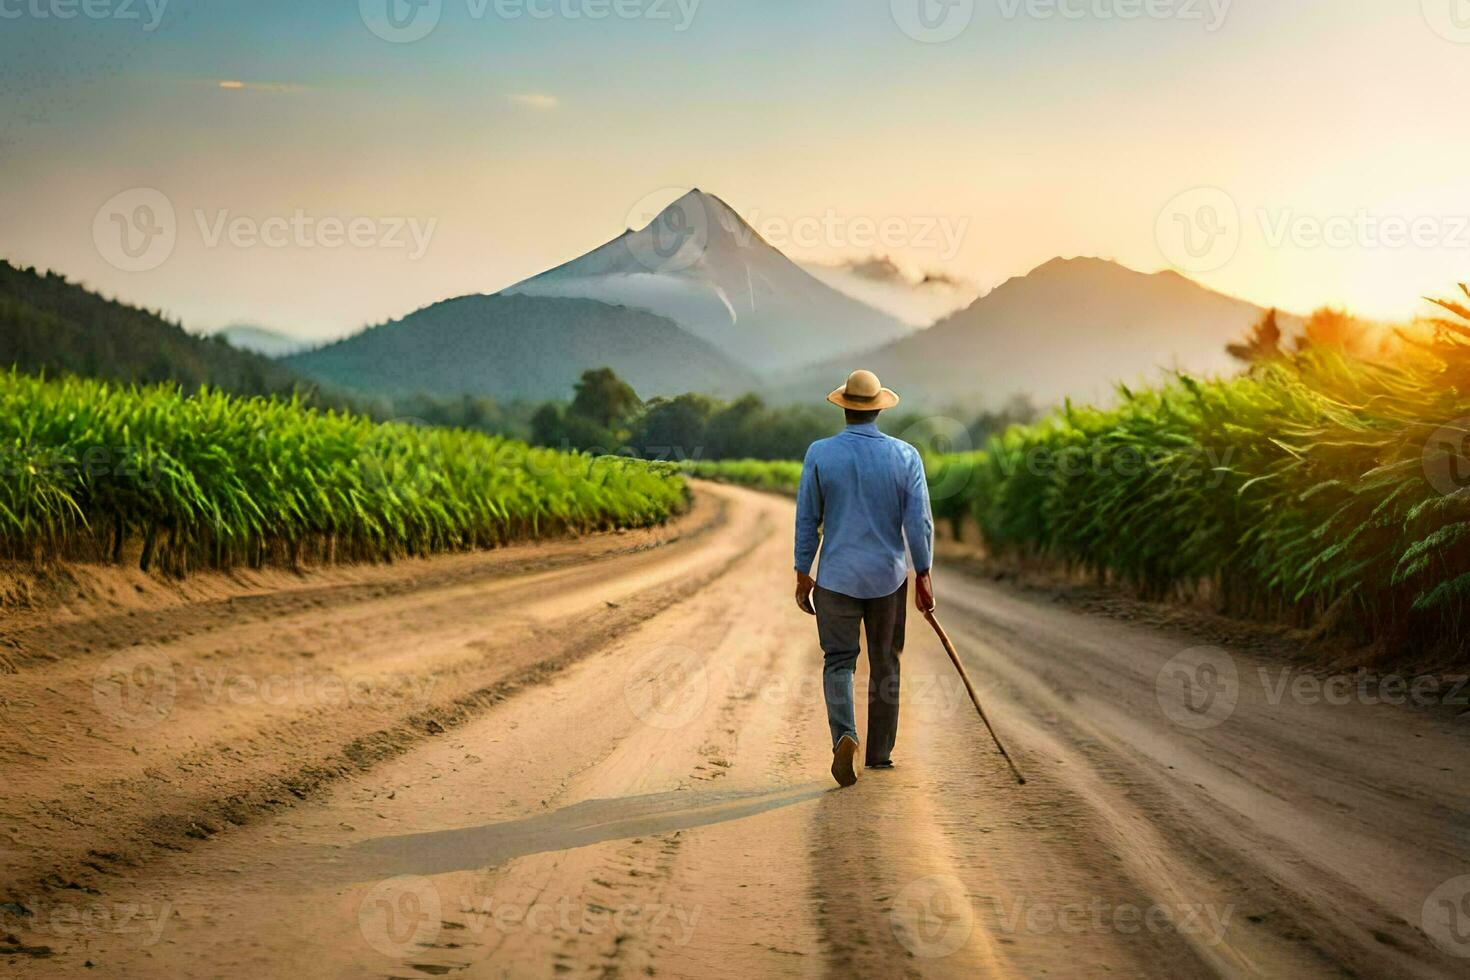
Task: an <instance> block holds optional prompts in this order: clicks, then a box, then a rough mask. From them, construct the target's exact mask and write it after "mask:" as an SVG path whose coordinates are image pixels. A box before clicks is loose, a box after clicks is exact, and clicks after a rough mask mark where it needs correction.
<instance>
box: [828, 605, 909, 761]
mask: <svg viewBox="0 0 1470 980" xmlns="http://www.w3.org/2000/svg"><path fill="white" fill-rule="evenodd" d="M908 590H909V584H908V582H907V581H905V582H904V583H903V584H902V585H900V586H899V587H898V591H897V592H894V593H892V594H891V595H886V596H883V597H882V598H879V599H854V598H853V597H852V596H847V595H843V594H842V593H840V592H829V591H828V590H826V589H824V588H822V587H821V586H817V589H816V592H815V597H816V598H815V600H814V601H815V604H816V607H817V635H818V637H819V638H820V639H821V643H822V654H823V660H824V663H823V666H822V693H823V695H824V696H825V698H826V701H827V723H828V725H829V726H830V727H831V729H832V746H833V748H836V746H837V742H838V741H839V740H841V738H842V736H844V735H851V736H852V737H853V738H857V717H856V713H855V709H854V705H853V694H852V675H853V670H854V669H855V668H856V667H857V658H858V651H859V646H858V634H859V627H860V626H861V628H862V630H861V631H862V632H865V633H866V634H867V638H868V743H867V749H866V750H865V752H864V758H865V760H866V764H867V765H870V766H871V765H875V764H877V763H880V762H887V761H888V757H889V755H890V754H891V753H892V752H893V742H894V740H895V739H896V738H897V737H898V683H899V675H898V661H899V657H900V655H901V654H902V653H903V630H904V615H905V610H906V608H907V607H906V605H905V603H904V599H905V597H907V595H908Z"/></svg>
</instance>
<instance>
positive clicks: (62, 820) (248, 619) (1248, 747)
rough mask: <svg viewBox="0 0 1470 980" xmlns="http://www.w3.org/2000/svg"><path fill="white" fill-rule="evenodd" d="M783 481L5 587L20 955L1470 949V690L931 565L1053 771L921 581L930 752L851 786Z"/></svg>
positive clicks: (220, 960) (1065, 964)
mask: <svg viewBox="0 0 1470 980" xmlns="http://www.w3.org/2000/svg"><path fill="white" fill-rule="evenodd" d="M791 521H792V511H791V505H790V504H789V503H787V502H785V501H783V500H779V499H776V498H773V497H767V496H762V495H758V494H754V493H750V492H745V491H740V490H734V489H729V488H713V487H705V488H702V489H701V491H700V500H699V504H698V506H697V507H696V508H695V510H694V512H693V513H692V514H691V515H690V516H689V517H687V518H685V519H684V520H683V521H681V522H680V523H679V524H677V525H676V526H674V527H672V528H670V529H667V530H664V531H659V532H641V533H637V534H630V535H619V536H608V537H601V538H595V539H590V540H587V541H580V542H566V543H560V544H555V545H546V546H541V547H536V548H511V549H506V550H505V551H503V552H496V553H494V554H492V555H482V556H463V557H456V558H451V559H443V560H436V561H428V562H414V563H406V564H400V565H397V566H393V567H391V568H379V569H366V570H343V571H337V572H325V573H320V574H317V575H313V576H311V577H309V578H296V577H293V576H289V575H285V574H277V575H274V576H272V575H265V574H258V575H256V576H254V577H241V578H237V579H231V580H228V581H225V580H219V581H210V580H207V579H200V580H197V581H193V582H191V583H189V584H187V585H186V586H185V587H184V588H186V589H188V590H191V591H188V592H185V591H182V590H178V589H175V590H163V589H161V588H158V587H155V586H153V585H150V584H148V583H147V582H146V581H144V580H141V579H134V578H131V577H128V576H124V575H121V574H120V573H119V575H118V576H117V577H116V578H113V579H110V578H107V577H106V576H102V575H101V573H97V575H94V576H93V577H91V578H86V577H83V578H80V579H78V581H77V582H75V583H71V584H70V586H69V587H71V588H73V590H74V592H75V596H74V598H73V599H72V600H71V601H69V602H67V603H66V604H65V605H63V606H61V607H55V606H50V607H47V608H45V609H42V610H38V611H32V612H26V611H24V610H22V611H19V612H10V611H7V613H6V619H5V620H4V621H3V628H0V644H3V645H0V656H3V658H4V659H3V661H0V671H7V672H4V673H0V698H3V702H0V720H3V722H4V724H3V731H0V767H3V769H0V779H3V782H4V783H5V787H6V792H5V798H4V802H3V804H0V869H3V873H4V895H3V896H0V899H3V900H4V901H6V902H9V903H11V904H9V905H6V906H4V907H3V908H0V969H3V970H4V971H6V972H17V973H23V974H24V975H33V976H42V977H48V976H74V975H86V976H128V977H138V976H168V977H246V976H248V977H253V978H262V977H305V976H313V977H318V976H319V977H358V976H379V977H432V976H454V977H501V976H517V977H519V976H547V977H550V976H562V975H567V976H578V975H600V976H660V975H662V976H695V977H705V976H730V977H752V976H815V975H832V976H844V977H846V976H855V975H856V976H898V975H934V976H977V975H985V976H1037V975H1052V976H1094V975H1099V974H1105V973H1109V974H1113V975H1124V976H1145V975H1148V976H1169V977H1189V976H1214V975H1223V976H1246V975H1261V976H1278V977H1287V976H1291V977H1300V976H1334V975H1351V976H1390V975H1392V976H1455V975H1464V974H1465V972H1466V970H1467V969H1470V958H1466V957H1470V898H1467V896H1470V877H1465V878H1460V876H1470V780H1467V773H1470V735H1467V725H1470V718H1460V717H1458V716H1457V714H1456V713H1455V711H1451V710H1445V709H1443V708H1440V709H1434V710H1428V709H1421V708H1415V707H1408V706H1402V705H1398V704H1391V703H1390V704H1384V703H1370V702H1374V701H1381V700H1388V701H1396V700H1402V699H1403V698H1402V697H1401V696H1399V695H1400V694H1401V692H1399V691H1398V690H1397V689H1396V688H1392V687H1387V688H1385V687H1384V686H1383V685H1382V684H1379V683H1377V682H1375V683H1373V684H1370V685H1366V686H1365V685H1363V684H1357V685H1355V686H1353V687H1352V689H1351V690H1348V689H1347V688H1346V686H1345V685H1344V684H1342V683H1339V682H1334V681H1333V679H1331V678H1325V679H1324V678H1323V677H1321V676H1320V675H1316V674H1307V673H1294V672H1291V671H1290V670H1288V669H1285V668H1283V666H1282V665H1281V664H1280V663H1279V662H1268V661H1264V660H1259V659H1256V658H1254V657H1252V656H1251V655H1248V654H1245V653H1242V652H1239V651H1225V650H1214V649H1202V648H1198V647H1196V646H1195V644H1194V643H1193V642H1191V641H1190V640H1188V639H1185V638H1182V637H1181V636H1179V635H1175V634H1170V633H1163V632H1159V631H1156V630H1152V629H1148V628H1144V627H1140V626H1134V625H1130V624H1127V623H1123V622H1118V621H1115V620H1110V619H1102V618H1098V617H1095V616H1089V615H1086V614H1083V613H1080V612H1077V611H1074V610H1071V609H1068V608H1064V607H1062V606H1060V605H1057V604H1055V603H1048V602H1046V601H1044V600H1042V599H1039V598H1036V597H1033V596H1027V595H1024V594H1020V593H1016V592H1010V591H1006V590H1004V589H1001V588H999V587H997V586H993V585H989V584H985V583H981V582H979V581H976V580H970V579H964V578H962V577H961V576H959V575H956V574H950V575H946V574H944V570H943V569H942V568H941V570H940V573H939V574H938V575H937V576H936V579H937V582H938V586H939V589H940V604H941V606H940V614H941V618H942V619H943V620H944V622H945V624H946V626H947V628H948V629H949V631H950V633H951V634H952V635H953V637H954V639H955V641H956V642H957V644H958V645H959V647H960V649H961V653H962V656H963V657H964V658H965V659H966V661H967V665H968V668H969V670H970V671H971V673H972V675H973V677H974V679H975V681H976V682H977V685H978V686H979V687H980V689H981V693H982V696H984V697H985V698H986V699H987V701H988V705H987V706H988V707H989V708H990V709H991V711H992V715H993V717H994V718H995V719H996V721H997V723H998V725H999V726H1000V727H1001V729H1002V731H1003V733H1004V734H1005V736H1006V737H1007V741H1008V743H1009V745H1010V748H1011V750H1012V753H1013V754H1014V755H1015V757H1016V759H1017V761H1018V763H1019V764H1020V765H1021V767H1022V768H1023V769H1024V770H1025V771H1026V773H1027V776H1028V777H1029V782H1028V784H1027V785H1026V786H1025V787H1017V786H1016V785H1014V783H1013V782H1012V781H1011V779H1010V777H1009V775H1008V773H1007V771H1006V769H1005V767H1004V763H1003V762H1002V761H1001V760H1000V758H999V757H998V756H997V755H995V753H994V752H993V751H992V750H991V749H990V747H989V744H988V742H987V741H986V738H985V735H984V731H983V729H982V728H981V727H980V726H979V723H978V721H977V720H976V718H975V717H974V712H973V709H972V708H971V707H970V705H969V703H968V701H967V700H966V699H965V694H964V689H963V687H962V686H961V685H960V683H959V681H958V678H957V677H956V676H954V674H953V671H952V668H951V667H950V666H949V664H948V662H947V660H946V659H945V657H944V654H943V652H942V650H941V648H940V647H939V645H938V643H937V642H936V640H935V639H934V638H933V636H932V635H930V634H929V633H928V631H927V628H926V627H925V626H924V624H923V622H922V620H919V619H917V617H915V618H913V619H911V621H910V624H909V643H908V649H907V651H906V653H905V658H904V668H903V669H904V697H905V707H904V714H903V721H902V725H901V729H900V741H899V748H898V751H897V752H896V753H895V761H896V763H897V768H895V769H893V770H891V771H879V772H865V773H863V774H862V778H861V779H860V780H859V782H858V785H857V786H856V787H854V788H852V789H849V790H841V791H839V790H837V789H836V788H835V786H834V785H833V784H832V783H831V781H830V778H829V777H828V775H827V772H826V769H827V765H828V763H829V762H830V749H829V748H828V747H827V739H826V730H825V721H824V716H823V712H822V707H821V691H820V684H819V664H820V652H819V651H818V649H817V646H816V639H815V629H814V626H813V624H812V622H811V620H810V619H808V618H807V617H804V616H803V615H802V614H801V613H800V612H798V611H797V610H796V608H795V606H794V604H793V603H792V602H791V599H790V578H791V575H790V571H789V565H790V561H789V553H790V544H789V532H790V526H791ZM1465 693H1467V694H1470V692H1465ZM1464 710H1465V709H1464V708H1463V707H1461V708H1460V709H1459V711H1461V712H1463V711H1464ZM1426 929H1427V930H1428V932H1427V933H1426V931H1425V930H1426Z"/></svg>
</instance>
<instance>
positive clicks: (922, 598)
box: [914, 572, 934, 613]
mask: <svg viewBox="0 0 1470 980" xmlns="http://www.w3.org/2000/svg"><path fill="white" fill-rule="evenodd" d="M914 607H915V608H916V609H918V610H919V612H921V613H931V612H933V611H934V579H933V578H932V577H931V576H930V573H928V572H923V573H921V574H919V575H915V576H914Z"/></svg>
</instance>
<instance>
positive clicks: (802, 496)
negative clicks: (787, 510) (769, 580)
mask: <svg viewBox="0 0 1470 980" xmlns="http://www.w3.org/2000/svg"><path fill="white" fill-rule="evenodd" d="M821 525H822V484H821V481H820V480H819V479H817V461H816V460H815V459H813V458H812V451H811V449H808V450H807V451H806V459H805V460H804V461H803V462H802V464H801V484H800V485H799V486H798V487H797V490H796V570H797V571H798V572H801V573H802V574H803V575H810V574H811V572H812V562H814V561H816V559H817V544H818V543H819V541H820V540H821V538H820V535H819V534H818V528H820V527H821Z"/></svg>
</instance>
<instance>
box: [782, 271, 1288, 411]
mask: <svg viewBox="0 0 1470 980" xmlns="http://www.w3.org/2000/svg"><path fill="white" fill-rule="evenodd" d="M1264 312H1265V311H1264V310H1263V309H1261V308H1260V307H1258V306H1255V305H1254V304H1251V303H1247V302H1245V301H1244V300H1239V299H1234V298H1232V297H1230V296H1225V295H1223V294H1221V293H1217V292H1214V291H1212V290H1209V289H1206V288H1204V287H1203V286H1201V285H1199V284H1198V283H1196V282H1194V281H1192V280H1190V279H1186V278H1185V277H1183V276H1181V275H1178V274H1177V273H1174V272H1158V273H1154V274H1151V275H1150V274H1146V273H1142V272H1135V271H1134V270H1132V269H1129V268H1126V267H1125V266H1122V265H1119V264H1117V263H1115V262H1110V261H1107V260H1104V259H1096V258H1074V259H1060V258H1059V259H1053V260H1052V261H1050V262H1047V263H1046V264H1045V265H1042V266H1040V267H1038V268H1036V269H1034V270H1032V271H1031V272H1030V273H1028V274H1027V275H1025V276H1019V277H1017V278H1014V279H1010V280H1008V281H1007V282H1005V283H1004V284H1002V285H1000V286H998V287H996V288H995V289H993V290H991V291H990V292H989V293H987V294H986V295H984V296H982V297H980V298H979V299H977V300H975V302H973V303H971V304H970V305H969V306H968V307H966V308H965V309H963V310H960V311H959V312H956V313H953V314H951V315H950V316H948V317H946V318H945V319H943V320H940V321H939V322H938V323H936V324H935V325H934V326H932V327H930V328H928V329H927V330H920V331H918V332H916V333H914V334H912V335H910V336H908V337H905V338H904V339H902V340H899V341H897V342H895V343H892V344H888V345H885V346H882V347H879V348H876V349H873V350H869V351H865V352H861V353H858V354H852V355H845V356H842V357H837V358H832V359H831V360H829V361H828V362H826V363H825V364H820V365H816V366H814V367H811V368H808V369H805V370H803V371H800V372H797V373H795V374H794V375H792V376H790V377H788V378H785V379H783V380H781V381H780V382H779V383H778V395H779V396H780V397H781V398H783V399H786V400H792V401H805V400H809V399H810V398H811V397H813V396H814V393H816V392H819V391H820V392H822V393H825V392H826V391H828V390H830V389H831V387H832V386H833V385H834V384H836V383H838V382H839V381H840V380H841V379H842V378H843V377H844V376H846V374H847V372H848V371H850V370H852V369H853V368H855V367H859V366H861V367H866V368H869V369H870V370H872V371H875V372H877V374H878V375H879V377H881V378H882V379H883V381H884V383H886V384H889V385H891V386H892V387H894V388H895V389H897V390H898V391H899V392H900V394H901V395H902V396H903V397H904V401H905V404H907V405H909V406H911V407H922V406H943V405H946V404H957V405H963V406H977V405H982V404H983V405H990V406H995V405H999V404H1001V403H1002V402H1004V401H1005V400H1006V399H1008V398H1009V397H1010V396H1012V395H1017V394H1026V395H1030V396H1031V397H1032V398H1033V399H1034V400H1035V401H1037V402H1038V403H1040V404H1047V403H1052V402H1059V401H1061V400H1062V399H1064V398H1066V397H1068V396H1070V397H1072V398H1074V399H1079V400H1086V401H1091V400H1098V399H1104V398H1107V397H1110V396H1111V394H1112V391H1113V387H1114V384H1115V383H1116V382H1120V381H1121V382H1125V383H1128V384H1133V383H1136V382H1140V381H1157V380H1158V379H1159V377H1160V373H1161V371H1162V370H1164V369H1170V368H1181V369H1184V370H1186V371H1189V372H1190V373H1193V374H1219V373H1230V372H1234V371H1236V370H1239V368H1240V365H1239V364H1237V363H1235V362H1234V361H1232V360H1231V358H1230V356H1229V355H1228V354H1227V353H1226V351H1225V346H1226V344H1227V343H1229V342H1231V341H1234V340H1238V339H1239V338H1240V337H1241V336H1243V335H1244V334H1245V332H1246V331H1247V330H1248V329H1249V328H1250V326H1251V325H1252V324H1253V323H1255V322H1256V321H1257V320H1258V319H1259V318H1260V317H1261V315H1262V314H1263V313H1264ZM1295 322H1296V321H1295V318H1293V317H1283V318H1282V325H1283V327H1286V326H1288V325H1290V324H1294V323H1295ZM834 378H835V379H837V380H836V381H834V380H833V379H834ZM824 386H825V387H824Z"/></svg>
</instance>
